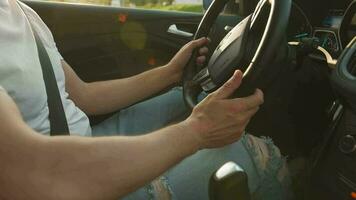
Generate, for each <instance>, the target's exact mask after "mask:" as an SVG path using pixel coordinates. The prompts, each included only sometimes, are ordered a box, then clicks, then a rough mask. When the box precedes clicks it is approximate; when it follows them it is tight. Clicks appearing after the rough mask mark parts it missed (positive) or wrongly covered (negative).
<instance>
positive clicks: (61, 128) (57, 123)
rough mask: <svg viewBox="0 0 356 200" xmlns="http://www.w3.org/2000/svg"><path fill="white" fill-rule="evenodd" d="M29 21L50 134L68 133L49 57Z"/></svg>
mask: <svg viewBox="0 0 356 200" xmlns="http://www.w3.org/2000/svg"><path fill="white" fill-rule="evenodd" d="M18 5H19V7H20V8H21V9H22V12H23V13H24V15H26V12H25V11H24V9H23V7H22V5H21V3H19V2H18ZM29 23H30V26H31V29H32V32H33V35H34V37H35V40H36V46H37V51H38V56H39V60H40V64H41V68H42V76H43V80H44V83H45V87H46V93H47V105H48V110H49V116H48V118H49V124H50V134H51V136H56V135H69V128H68V123H67V118H66V115H65V112H64V108H63V104H62V99H61V95H60V93H59V89H58V85H57V80H56V76H55V74H54V71H53V65H52V62H51V59H50V58H49V55H48V53H47V51H46V48H45V46H44V45H43V42H42V40H41V38H40V37H39V35H38V33H37V32H36V30H35V29H34V27H33V26H32V24H31V22H29Z"/></svg>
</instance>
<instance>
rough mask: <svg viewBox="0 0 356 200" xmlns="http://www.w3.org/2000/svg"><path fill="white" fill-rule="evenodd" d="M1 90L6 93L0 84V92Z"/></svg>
mask: <svg viewBox="0 0 356 200" xmlns="http://www.w3.org/2000/svg"><path fill="white" fill-rule="evenodd" d="M2 92H5V93H6V90H5V89H4V88H3V87H2V86H1V85H0V93H2Z"/></svg>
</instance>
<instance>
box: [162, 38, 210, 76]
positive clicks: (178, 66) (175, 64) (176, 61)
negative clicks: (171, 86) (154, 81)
mask: <svg viewBox="0 0 356 200" xmlns="http://www.w3.org/2000/svg"><path fill="white" fill-rule="evenodd" d="M208 43H209V39H208V38H200V39H197V40H193V41H191V42H189V43H187V44H186V45H184V46H183V47H182V48H181V49H180V50H179V51H178V53H177V54H176V55H175V56H174V57H173V58H172V60H171V61H170V62H169V63H168V64H167V67H169V68H171V69H172V73H173V74H172V75H173V76H174V77H176V78H175V80H176V82H179V81H180V80H181V78H182V74H183V69H184V67H185V66H186V65H187V64H188V61H189V59H190V57H191V56H192V53H193V51H194V49H196V48H200V49H199V56H198V57H197V59H196V64H197V65H203V64H204V63H205V61H206V54H207V53H208V51H209V50H208V48H207V47H206V45H207V44H208Z"/></svg>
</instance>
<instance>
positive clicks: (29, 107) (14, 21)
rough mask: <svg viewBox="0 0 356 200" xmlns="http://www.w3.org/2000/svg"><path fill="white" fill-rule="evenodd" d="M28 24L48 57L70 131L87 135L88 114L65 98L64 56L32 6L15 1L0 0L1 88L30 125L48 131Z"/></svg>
mask: <svg viewBox="0 0 356 200" xmlns="http://www.w3.org/2000/svg"><path fill="white" fill-rule="evenodd" d="M19 4H21V7H22V9H21V7H20V5H19ZM24 12H25V13H26V15H25V14H24ZM30 23H31V25H32V27H33V28H35V29H36V31H37V33H38V35H39V37H40V38H41V40H42V41H43V44H44V46H45V48H46V50H47V52H48V54H49V57H50V59H51V62H52V65H53V68H54V69H53V70H54V73H55V75H56V79H57V84H58V88H59V92H60V95H61V98H62V102H63V107H64V110H65V114H66V117H67V121H68V125H69V129H70V132H71V134H75V135H82V136H90V135H91V127H90V124H89V120H88V117H87V116H86V115H85V114H84V113H83V112H82V111H81V110H80V109H79V108H78V107H76V106H75V104H74V103H73V101H71V100H70V99H68V93H67V92H66V91H65V77H64V72H63V68H62V65H61V59H63V58H62V56H61V55H60V54H59V52H58V50H57V47H56V44H55V42H54V39H53V36H52V34H51V32H50V30H49V29H48V27H47V26H46V25H45V23H44V22H43V21H42V20H41V18H40V17H39V16H38V15H37V14H36V13H35V12H34V11H33V10H32V9H31V8H29V7H28V6H26V5H25V4H23V3H21V2H18V1H17V0H0V87H3V88H4V89H5V90H6V91H7V93H8V94H9V95H10V96H11V97H12V99H13V100H14V101H15V103H16V104H17V106H18V107H19V109H20V111H21V114H22V117H23V119H24V120H25V122H26V123H27V124H28V125H29V126H30V127H32V128H33V129H34V130H36V131H38V132H40V133H43V134H48V133H49V132H50V125H49V119H48V114H49V111H48V105H47V94H46V89H45V84H44V81H43V76H42V69H41V65H40V61H39V57H38V52H37V47H36V42H35V39H34V36H33V33H32V30H31V25H30Z"/></svg>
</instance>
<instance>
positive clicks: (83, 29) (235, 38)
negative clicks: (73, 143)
mask: <svg viewBox="0 0 356 200" xmlns="http://www.w3.org/2000/svg"><path fill="white" fill-rule="evenodd" d="M23 2H24V3H26V4H27V5H29V6H30V7H31V8H33V9H34V10H35V11H36V12H37V13H38V14H39V15H40V16H41V18H42V19H43V20H44V22H45V23H46V24H47V26H48V27H49V28H50V30H51V31H52V33H53V36H54V38H55V41H56V43H57V46H58V48H59V51H60V52H61V54H62V56H63V57H64V58H65V60H66V61H67V62H68V63H69V64H70V65H71V66H72V67H73V69H74V70H75V72H76V73H77V74H78V75H79V76H80V78H82V79H83V80H84V81H87V82H92V81H100V80H110V79H116V78H124V77H128V76H132V75H135V74H138V73H140V72H143V71H146V70H148V69H151V68H154V67H157V66H160V65H164V64H166V63H167V62H168V61H169V60H170V58H172V57H173V56H174V54H175V53H176V52H177V51H178V50H179V49H180V48H181V47H182V46H183V45H184V44H186V43H187V42H189V41H191V40H192V39H194V38H199V37H201V36H207V37H209V38H210V39H211V43H210V44H209V49H210V53H209V56H208V57H209V59H208V60H209V62H207V63H206V66H203V67H198V66H195V64H194V62H193V61H192V60H194V59H192V60H191V62H190V63H189V64H188V65H187V66H186V69H185V74H184V78H183V80H182V83H181V86H183V89H184V100H185V102H186V103H187V107H188V108H193V107H194V105H196V103H197V101H196V97H197V95H198V94H199V93H200V92H201V91H205V92H211V91H214V90H215V89H216V88H217V87H218V86H220V85H221V84H222V83H223V82H224V81H226V80H227V78H228V77H229V76H231V74H232V73H233V71H234V70H235V69H236V67H237V66H238V68H239V69H241V70H242V71H243V72H244V82H243V85H242V86H243V88H242V89H241V90H240V91H238V92H237V93H236V95H235V96H236V97H240V96H246V95H248V94H249V93H251V91H252V89H254V88H261V89H262V90H263V92H264V94H265V102H264V104H263V106H262V107H261V109H260V111H259V112H258V113H257V114H256V115H255V116H254V117H253V119H252V120H251V121H250V123H249V125H248V127H247V132H249V133H251V134H253V135H256V136H265V137H270V138H272V139H273V141H274V143H275V144H276V145H277V146H278V147H279V148H280V150H281V152H282V154H283V155H286V156H287V160H288V164H289V166H290V171H291V174H292V179H293V188H294V190H295V191H294V192H295V195H296V198H297V199H313V200H315V199H323V200H329V199H330V200H348V199H350V200H351V199H356V106H355V105H356V73H355V72H356V70H355V69H356V13H355V11H356V0H313V1H310V0H293V1H291V0H261V1H258V0H236V1H235V0H215V1H213V2H208V1H203V5H202V6H203V7H204V10H205V12H204V13H190V12H176V11H163V10H149V9H134V8H124V7H110V6H97V5H84V4H71V3H62V2H60V3H59V2H48V1H30V0H26V1H25V0H24V1H23ZM195 56H196V55H195ZM193 57H194V55H193ZM175 86H177V85H172V87H175ZM168 89H170V88H167V90H168ZM157 95H158V94H157ZM109 116H110V115H105V116H91V123H92V124H97V123H99V122H101V121H102V120H104V119H106V118H107V117H109ZM229 166H230V168H231V163H230V165H228V166H227V168H229ZM225 167H226V166H225ZM246 179H248V177H244V178H243V180H242V179H241V176H240V180H242V181H241V182H242V183H245V182H246ZM221 180H222V179H221ZM214 184H215V183H214ZM233 191H235V192H236V190H233ZM223 193H225V194H227V193H229V194H231V191H225V192H224V191H223ZM238 195H239V194H236V195H235V196H234V197H235V198H233V199H236V196H238ZM227 196H229V195H227ZM230 196H231V195H230ZM240 196H241V199H248V197H246V195H245V194H243V195H241V194H240ZM216 199H229V198H228V197H226V198H225V197H222V198H216Z"/></svg>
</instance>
